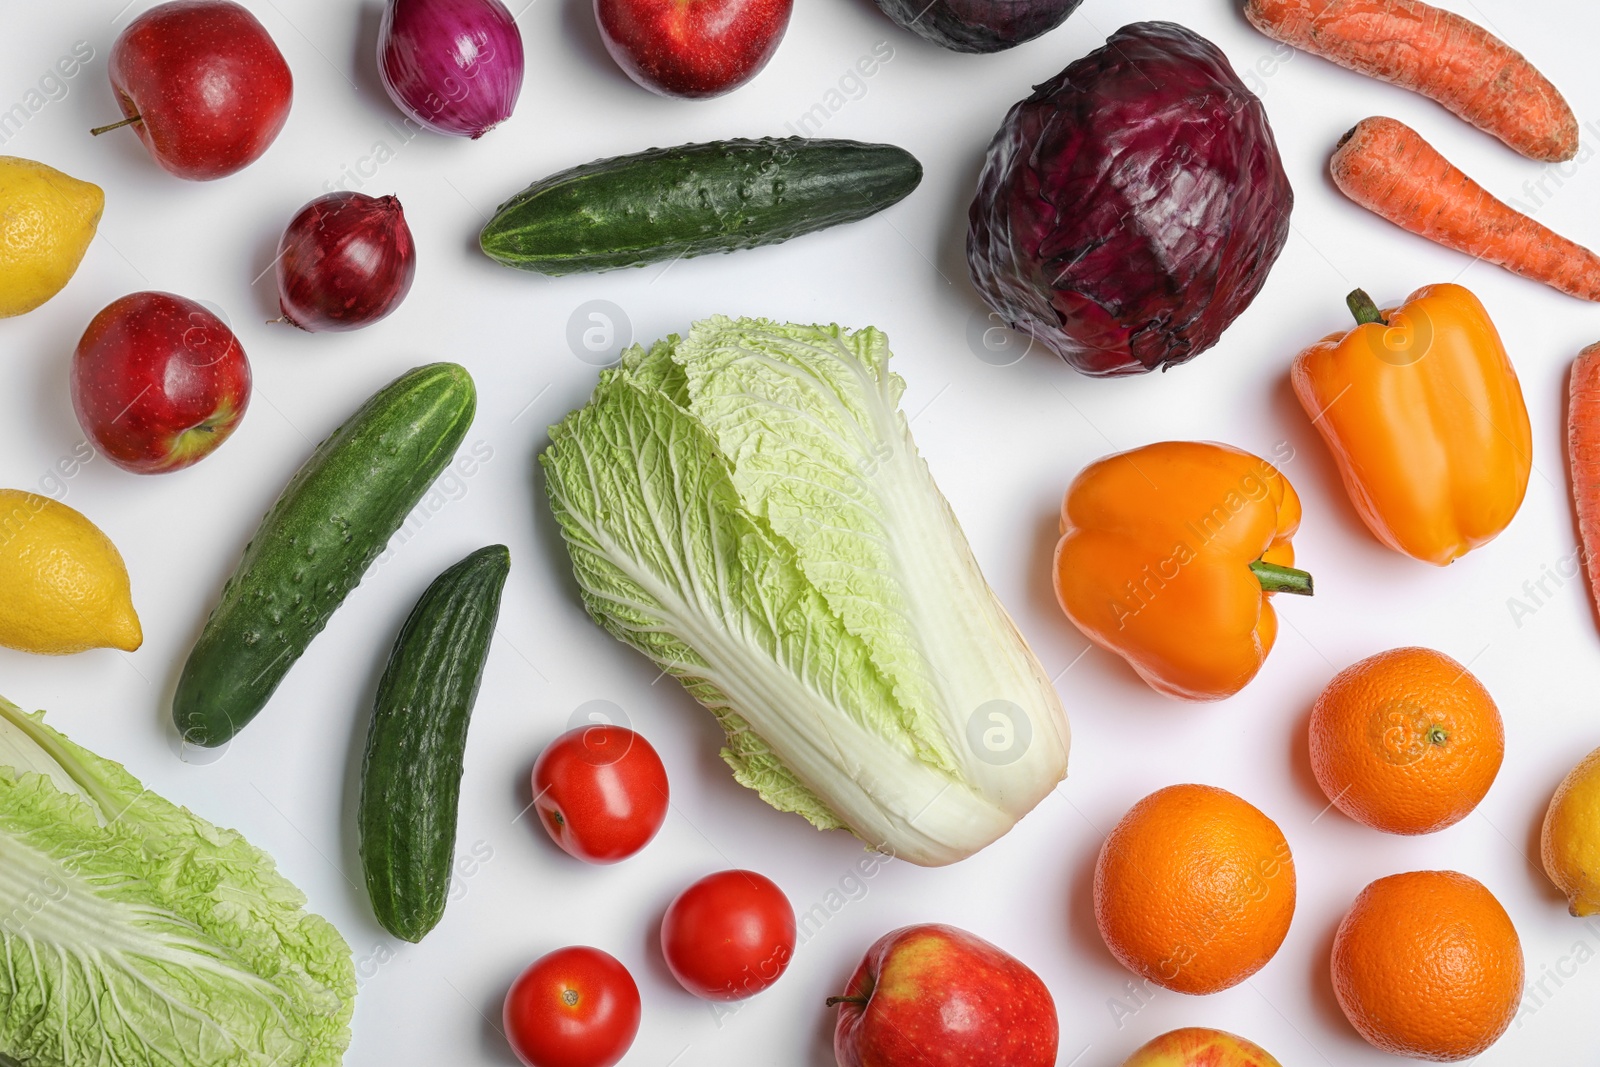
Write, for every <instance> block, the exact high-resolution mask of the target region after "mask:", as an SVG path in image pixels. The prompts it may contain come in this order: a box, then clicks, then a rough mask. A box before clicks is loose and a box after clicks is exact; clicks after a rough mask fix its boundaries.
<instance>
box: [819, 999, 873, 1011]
mask: <svg viewBox="0 0 1600 1067" xmlns="http://www.w3.org/2000/svg"><path fill="white" fill-rule="evenodd" d="M866 1002H867V998H866V997H829V998H828V1000H827V1005H826V1006H827V1007H830V1008H832V1007H834V1006H836V1005H839V1004H865V1003H866Z"/></svg>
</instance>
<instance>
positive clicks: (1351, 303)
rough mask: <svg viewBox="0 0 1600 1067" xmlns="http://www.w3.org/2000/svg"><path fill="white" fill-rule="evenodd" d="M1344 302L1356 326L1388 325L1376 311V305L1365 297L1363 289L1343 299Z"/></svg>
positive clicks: (1368, 297)
mask: <svg viewBox="0 0 1600 1067" xmlns="http://www.w3.org/2000/svg"><path fill="white" fill-rule="evenodd" d="M1344 302H1345V304H1346V305H1347V306H1348V307H1349V308H1350V314H1352V315H1354V316H1355V317H1356V325H1358V326H1365V325H1366V324H1367V323H1369V322H1381V323H1383V324H1384V325H1385V326H1387V325H1389V320H1388V319H1386V318H1384V317H1383V312H1382V311H1380V310H1378V305H1377V303H1376V302H1374V301H1373V299H1372V297H1370V296H1368V295H1367V291H1366V290H1365V289H1357V290H1356V291H1355V292H1353V293H1351V294H1350V295H1349V296H1347V297H1345V298H1344Z"/></svg>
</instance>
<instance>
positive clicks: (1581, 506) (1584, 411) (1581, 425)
mask: <svg viewBox="0 0 1600 1067" xmlns="http://www.w3.org/2000/svg"><path fill="white" fill-rule="evenodd" d="M1567 388H1568V391H1567V462H1568V463H1569V464H1570V465H1571V468H1572V506H1573V509H1574V510H1575V511H1576V512H1577V513H1578V540H1579V542H1580V547H1581V549H1582V552H1583V562H1584V566H1585V568H1586V569H1587V570H1588V572H1589V595H1590V596H1591V597H1593V598H1594V600H1595V603H1596V605H1597V609H1600V344H1594V345H1590V346H1589V347H1588V348H1585V349H1584V350H1583V351H1582V352H1580V353H1579V354H1578V358H1577V360H1576V361H1575V362H1574V363H1573V364H1572V380H1571V382H1570V383H1569V385H1568V387H1567Z"/></svg>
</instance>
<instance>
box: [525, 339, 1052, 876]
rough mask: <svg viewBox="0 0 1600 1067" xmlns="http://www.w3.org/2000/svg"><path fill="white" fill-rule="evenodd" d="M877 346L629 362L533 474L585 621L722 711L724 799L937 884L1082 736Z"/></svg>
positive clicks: (643, 354) (802, 346)
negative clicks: (921, 871) (830, 835)
mask: <svg viewBox="0 0 1600 1067" xmlns="http://www.w3.org/2000/svg"><path fill="white" fill-rule="evenodd" d="M889 358H890V353H889V348H888V342H887V340H886V338H885V337H884V335H883V334H882V333H880V332H879V331H877V330H874V329H870V328H869V329H863V330H859V331H855V332H850V331H846V330H843V329H841V328H839V327H838V326H796V325H780V324H777V323H773V322H769V321H766V320H750V319H744V320H732V319H728V318H723V317H717V318H713V319H709V320H706V321H703V322H699V323H696V324H695V325H694V326H693V328H692V329H691V330H690V331H689V333H688V335H687V337H683V338H679V337H677V336H673V337H670V338H668V339H667V340H665V341H662V342H658V343H657V344H655V345H654V346H652V347H651V348H649V349H648V350H647V349H644V348H641V347H638V346H635V347H634V348H632V349H630V350H629V351H628V352H627V353H625V355H624V357H623V360H622V363H621V365H620V366H618V367H616V368H613V369H611V370H608V371H605V372H603V373H602V374H601V379H600V383H599V385H598V387H597V388H596V389H595V392H594V395H593V397H592V398H591V400H590V402H589V403H588V404H587V405H586V406H584V407H582V408H580V409H578V410H577V411H575V412H573V413H572V414H571V415H569V416H568V417H567V418H566V420H565V421H563V422H562V423H561V424H560V425H558V426H555V427H553V428H552V429H551V445H550V447H549V448H547V449H546V450H545V451H544V453H543V454H542V455H541V456H540V462H541V464H542V465H543V467H544V470H545V475H546V488H547V491H548V496H549V500H550V505H551V508H552V510H553V512H554V514H555V516H556V519H557V520H558V522H559V523H560V526H561V530H562V534H563V537H564V540H565V542H566V544H567V548H568V551H569V555H570V556H571V559H572V565H573V571H574V574H575V575H576V577H577V580H578V584H579V586H580V588H581V591H582V596H583V600H584V603H585V606H586V607H587V608H588V610H589V613H590V614H591V615H592V616H593V617H594V618H595V620H596V621H598V622H599V623H600V625H601V626H603V627H605V629H606V630H608V631H609V632H610V633H611V634H613V635H614V636H615V637H617V638H618V639H620V640H622V641H624V642H626V643H627V644H629V645H631V646H633V647H634V648H636V649H638V650H639V651H640V652H643V653H644V654H645V655H647V656H649V657H650V658H651V659H652V660H654V661H655V662H656V663H657V664H659V665H660V666H661V667H662V669H664V670H666V671H668V672H670V673H671V674H673V675H674V676H676V677H677V678H678V679H679V680H680V681H682V682H683V684H684V686H685V687H686V688H687V689H688V691H689V692H690V693H691V694H692V695H693V696H694V697H695V698H696V699H697V700H699V701H700V702H701V703H702V704H704V705H705V706H706V707H707V708H709V709H710V710H711V711H712V712H713V713H714V714H715V715H716V716H717V718H718V720H719V721H720V722H721V725H722V727H723V729H724V731H725V732H726V734H727V745H726V747H725V748H724V750H723V753H722V755H723V758H724V760H726V761H727V763H728V764H729V765H730V766H731V767H732V768H733V772H734V776H735V778H736V779H737V780H738V781H740V782H741V783H743V784H744V785H746V786H749V787H750V788H752V789H755V790H757V791H758V792H759V793H760V794H761V796H762V797H763V798H764V799H765V800H766V801H767V802H768V803H769V804H771V805H773V806H774V807H776V808H779V809H781V810H785V811H792V812H797V813H799V814H801V815H803V816H805V817H806V818H807V819H809V820H810V821H811V822H812V823H813V824H815V825H816V826H818V827H819V828H822V829H837V828H843V829H848V830H850V831H851V832H853V833H854V834H856V836H858V837H859V838H861V839H862V840H863V841H864V842H866V843H867V844H868V845H869V846H870V847H873V848H877V849H880V850H882V851H885V852H889V853H892V854H893V855H896V856H899V857H901V858H903V859H908V860H911V861H913V862H916V863H921V864H926V865H938V864H945V863H951V862H954V861H956V860H960V859H962V858H964V857H966V856H969V855H971V854H973V853H974V852H976V851H978V850H979V849H981V848H983V847H984V846H985V845H987V844H989V843H991V842H993V841H994V840H996V839H997V838H999V837H1000V836H1001V835H1003V834H1004V833H1005V832H1006V831H1007V830H1009V829H1010V828H1011V827H1012V826H1013V825H1015V823H1016V821H1017V820H1018V819H1020V818H1021V817H1022V816H1023V815H1025V814H1026V813H1027V812H1028V811H1030V810H1031V809H1032V808H1033V807H1034V805H1036V804H1037V803H1038V802H1039V801H1040V800H1041V799H1042V798H1043V797H1044V796H1045V795H1046V794H1048V793H1049V792H1050V790H1051V789H1053V788H1054V787H1055V786H1056V784H1057V783H1058V782H1060V780H1061V779H1062V777H1063V776H1064V775H1065V774H1066V765H1067V750H1068V743H1069V732H1068V728H1067V720H1066V715H1065V713H1064V711H1063V710H1062V706H1061V702H1060V699H1059V697H1058V696H1057V694H1056V692H1055V688H1054V687H1053V686H1052V685H1051V683H1050V681H1049V679H1048V678H1047V677H1046V676H1045V674H1044V672H1043V670H1042V668H1041V667H1040V665H1039V663H1038V660H1037V659H1036V658H1035V657H1034V655H1033V653H1032V651H1031V650H1030V649H1029V648H1028V646H1027V644H1026V643H1025V642H1024V640H1023V639H1022V637H1021V635H1020V634H1019V633H1018V631H1017V629H1016V627H1015V625H1014V624H1013V623H1012V621H1011V619H1010V617H1009V616H1008V615H1007V614H1006V612H1005V609H1004V608H1003V607H1002V606H1001V605H1000V603H999V601H998V600H997V599H996V597H995V595H994V593H993V591H992V590H991V589H990V588H989V585H988V583H987V582H986V581H985V580H984V578H983V575H982V573H981V572H980V571H979V569H978V565H977V562H976V560H975V559H974V558H973V555H972V551H971V549H970V548H969V547H968V545H967V541H966V538H965V536H964V535H963V534H962V532H961V528H960V525H959V524H958V523H957V521H956V518H955V516H954V515H953V514H952V512H951V510H950V506H949V504H948V503H947V502H946V500H945V498H944V496H943V495H942V494H941V493H940V492H939V489H938V487H937V486H936V485H935V484H934V481H933V478H932V475H931V474H930V473H929V471H928V468H927V465H926V463H925V462H924V461H923V460H922V457H921V456H920V455H919V454H918V452H917V448H916V444H915V443H914V442H913V440H912V438H911V432H910V427H909V424H908V422H907V420H906V418H905V415H904V414H903V413H902V412H901V410H900V407H899V402H900V397H901V394H902V392H903V391H904V383H903V382H902V381H901V379H900V378H899V377H898V376H897V375H896V374H894V373H892V372H891V371H890V370H889Z"/></svg>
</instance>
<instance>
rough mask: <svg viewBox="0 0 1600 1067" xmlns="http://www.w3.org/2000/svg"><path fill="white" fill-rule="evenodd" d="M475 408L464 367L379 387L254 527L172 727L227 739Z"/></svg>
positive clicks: (418, 491)
mask: <svg viewBox="0 0 1600 1067" xmlns="http://www.w3.org/2000/svg"><path fill="white" fill-rule="evenodd" d="M476 409H477V390H476V389H475V388H474V387H473V384H472V377H471V375H469V374H468V373H467V372H466V369H465V368H463V367H459V366H457V365H456V364H454V363H434V364H430V365H428V366H425V367H418V368H416V369H415V370H412V371H410V372H408V373H406V374H403V375H401V376H400V377H399V378H396V379H395V380H394V381H392V382H390V383H389V384H388V385H386V386H384V387H383V388H382V389H381V390H379V391H378V392H377V393H376V394H375V395H374V396H373V397H372V398H371V399H370V400H368V401H367V402H366V404H364V405H362V407H361V409H360V410H359V411H357V412H356V413H355V414H354V415H352V416H350V418H349V419H347V420H345V422H344V424H343V425H342V426H340V427H339V428H338V429H337V430H335V431H334V432H333V434H332V435H331V436H330V437H329V438H328V439H327V440H326V441H324V442H322V444H320V445H318V446H317V449H316V451H315V452H313V453H312V454H311V458H310V459H308V460H306V462H305V464H304V465H303V466H302V467H301V468H300V470H299V471H298V472H296V474H295V476H294V477H293V478H292V479H290V481H289V484H288V486H287V487H285V488H284V490H283V493H282V494H281V495H280V496H279V497H278V502H277V503H276V504H274V505H273V506H272V510H270V511H268V512H267V514H266V517H265V518H263V519H262V520H261V525H260V526H259V527H257V529H256V533H255V536H254V537H252V538H251V539H250V543H249V544H248V545H246V546H245V550H244V556H243V557H242V558H241V559H240V560H239V564H238V566H237V567H235V568H234V572H233V575H232V577H230V578H229V579H228V581H227V584H226V585H224V586H223V589H222V596H221V599H220V600H219V601H218V603H217V606H216V607H215V608H214V609H213V610H212V612H211V616H210V618H208V619H207V620H206V625H205V629H204V630H203V631H202V632H201V634H200V639H199V640H198V641H197V642H195V646H194V649H193V650H192V651H191V652H190V653H189V659H188V661H187V662H186V663H185V664H184V665H183V675H182V677H180V678H179V679H178V689H177V692H176V693H175V694H174V696H173V698H172V719H173V722H174V724H176V726H177V727H178V732H179V733H180V734H182V735H183V738H184V740H185V741H187V742H189V743H190V744H195V745H202V746H205V747H215V746H217V745H221V744H224V743H225V742H227V741H229V740H230V739H231V738H232V737H233V736H234V735H235V734H237V733H238V732H239V731H240V730H242V729H243V728H244V727H245V725H246V724H247V723H248V722H250V720H251V719H253V718H255V716H256V714H257V713H258V712H260V710H261V709H262V708H263V707H265V706H266V703H267V701H268V699H270V698H271V696H272V694H273V691H274V690H276V689H277V688H278V683H279V682H281V681H283V677H284V675H285V674H287V673H288V671H289V668H290V667H292V666H294V663H295V661H296V660H298V659H299V658H300V655H301V653H303V652H304V651H305V650H306V646H307V645H309V644H310V643H311V639H312V638H314V637H316V636H317V634H319V633H321V632H322V629H323V627H325V626H326V625H327V624H328V619H329V618H330V617H331V616H332V615H333V613H334V611H335V610H336V609H337V608H338V607H339V605H340V604H342V603H344V599H345V597H346V596H348V595H349V593H350V591H351V590H352V589H354V588H355V587H356V585H357V584H359V583H360V581H361V578H362V575H364V574H365V573H366V572H367V568H368V567H369V566H370V565H371V564H372V562H373V561H374V560H376V559H377V558H378V555H379V553H381V552H382V551H383V549H384V546H385V545H387V544H388V542H389V538H390V537H391V536H393V535H394V532H395V531H396V530H398V529H399V528H400V524H401V523H403V522H404V521H405V518H406V516H407V515H408V514H410V512H411V509H412V508H413V507H415V506H416V505H417V502H418V501H419V500H421V499H422V496H423V494H424V493H426V492H427V491H428V487H429V486H431V485H432V484H433V483H434V480H435V479H437V478H438V477H439V475H440V474H441V473H442V472H443V471H444V468H445V467H446V466H447V465H448V464H449V463H450V460H451V459H452V458H453V457H454V456H455V453H456V449H457V448H459V447H460V445H461V441H462V438H464V437H465V436H466V433H467V427H469V426H471V425H472V416H473V413H474V412H475V410H476Z"/></svg>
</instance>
